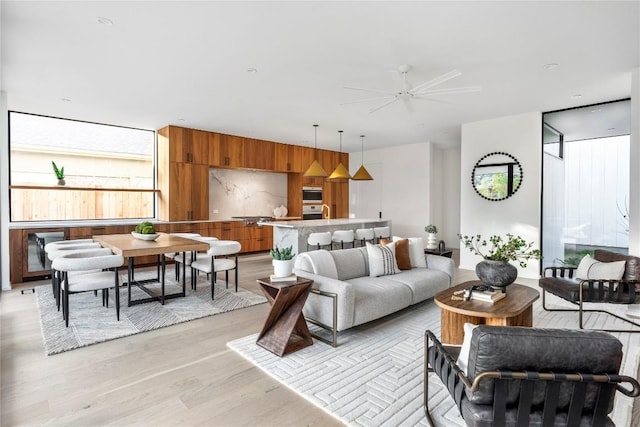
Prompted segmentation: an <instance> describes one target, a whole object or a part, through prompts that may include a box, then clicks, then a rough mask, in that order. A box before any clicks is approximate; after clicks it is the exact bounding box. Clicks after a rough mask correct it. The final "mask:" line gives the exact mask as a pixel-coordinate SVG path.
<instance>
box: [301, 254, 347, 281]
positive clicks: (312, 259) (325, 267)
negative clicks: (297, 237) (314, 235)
mask: <svg viewBox="0 0 640 427" xmlns="http://www.w3.org/2000/svg"><path fill="white" fill-rule="evenodd" d="M294 268H295V269H298V270H303V271H308V272H310V273H313V274H318V275H320V276H324V277H330V278H332V279H337V278H338V271H337V269H336V263H335V261H334V260H333V258H332V257H331V255H330V254H329V251H327V250H326V249H319V250H317V251H311V252H304V253H301V254H299V255H298V256H297V257H296V259H295V261H294Z"/></svg>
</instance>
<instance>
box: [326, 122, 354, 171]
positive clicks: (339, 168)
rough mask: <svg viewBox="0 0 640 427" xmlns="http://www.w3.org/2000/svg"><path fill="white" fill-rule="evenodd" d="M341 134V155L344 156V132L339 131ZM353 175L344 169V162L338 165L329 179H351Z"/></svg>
mask: <svg viewBox="0 0 640 427" xmlns="http://www.w3.org/2000/svg"><path fill="white" fill-rule="evenodd" d="M338 132H339V133H340V155H342V131H341V130H339V131H338ZM350 178H351V175H349V171H348V170H347V168H345V167H344V165H343V164H342V162H340V163H338V166H336V169H335V170H334V171H333V172H332V173H331V175H329V179H350Z"/></svg>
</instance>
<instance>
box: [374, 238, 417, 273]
mask: <svg viewBox="0 0 640 427" xmlns="http://www.w3.org/2000/svg"><path fill="white" fill-rule="evenodd" d="M391 242H392V241H391V240H389V239H380V244H381V245H382V246H385V245H388V244H389V243H391ZM393 242H395V244H396V262H397V263H398V268H399V269H400V270H411V256H410V255H409V240H408V239H398V240H393Z"/></svg>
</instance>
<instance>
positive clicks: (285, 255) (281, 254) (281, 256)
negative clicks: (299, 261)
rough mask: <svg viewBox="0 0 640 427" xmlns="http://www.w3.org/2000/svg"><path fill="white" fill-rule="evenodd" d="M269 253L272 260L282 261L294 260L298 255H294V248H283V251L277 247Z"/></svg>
mask: <svg viewBox="0 0 640 427" xmlns="http://www.w3.org/2000/svg"><path fill="white" fill-rule="evenodd" d="M269 253H270V254H271V258H273V259H277V260H280V261H287V260H290V259H293V257H294V256H295V255H296V254H294V253H293V246H289V247H288V248H282V249H280V248H278V246H276V247H275V248H273V249H271V250H270V251H269Z"/></svg>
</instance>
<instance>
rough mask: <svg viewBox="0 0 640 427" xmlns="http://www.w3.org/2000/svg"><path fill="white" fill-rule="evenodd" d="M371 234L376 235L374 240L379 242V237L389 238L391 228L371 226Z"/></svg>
mask: <svg viewBox="0 0 640 427" xmlns="http://www.w3.org/2000/svg"><path fill="white" fill-rule="evenodd" d="M373 234H375V236H376V240H377V241H378V243H380V239H390V238H391V229H390V228H389V227H388V226H387V227H373Z"/></svg>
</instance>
